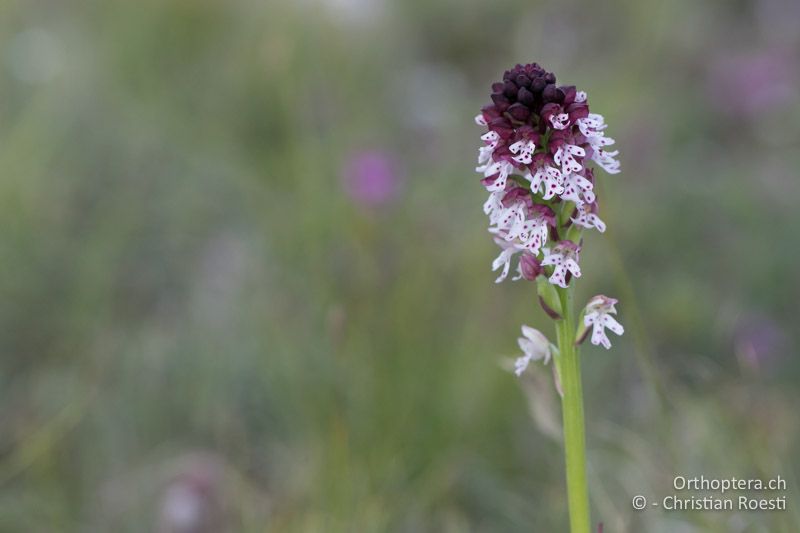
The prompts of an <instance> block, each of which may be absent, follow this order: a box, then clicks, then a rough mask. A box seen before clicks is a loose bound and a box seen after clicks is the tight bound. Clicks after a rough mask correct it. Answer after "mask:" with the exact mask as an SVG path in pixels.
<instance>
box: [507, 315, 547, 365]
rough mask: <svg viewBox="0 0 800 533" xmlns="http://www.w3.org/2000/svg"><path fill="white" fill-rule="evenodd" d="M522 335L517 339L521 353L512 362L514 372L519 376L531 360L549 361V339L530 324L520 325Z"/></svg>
mask: <svg viewBox="0 0 800 533" xmlns="http://www.w3.org/2000/svg"><path fill="white" fill-rule="evenodd" d="M522 335H523V336H522V337H520V338H519V339H517V343H519V347H520V349H521V350H522V353H523V354H525V355H523V356H522V357H518V358H517V360H516V361H515V362H514V373H515V374H516V375H517V376H521V375H522V373H523V372H525V369H526V368H528V365H529V364H530V363H531V361H539V360H542V359H543V360H544V364H547V363H548V362H549V361H550V341H548V340H547V337H545V336H544V335H543V334H542V332H540V331H539V330H537V329H534V328H532V327H530V326H522Z"/></svg>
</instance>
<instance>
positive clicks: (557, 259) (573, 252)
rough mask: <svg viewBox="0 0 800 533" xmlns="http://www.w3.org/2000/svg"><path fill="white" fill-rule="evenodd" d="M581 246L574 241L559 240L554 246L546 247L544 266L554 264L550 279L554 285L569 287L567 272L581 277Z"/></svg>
mask: <svg viewBox="0 0 800 533" xmlns="http://www.w3.org/2000/svg"><path fill="white" fill-rule="evenodd" d="M579 251H580V248H579V247H578V245H577V244H575V243H574V242H572V241H559V242H557V243H556V244H555V246H553V248H552V249H551V248H544V259H543V260H542V266H551V265H552V266H553V267H555V268H554V269H553V274H552V275H551V276H550V278H549V281H550V283H552V284H553V285H558V286H559V287H562V288H564V289H566V288H567V285H568V283H567V274H572V275H573V276H574V277H576V278H579V277H581V267H580V266H578V259H579V257H578V252H579Z"/></svg>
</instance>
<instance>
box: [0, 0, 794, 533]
mask: <svg viewBox="0 0 800 533" xmlns="http://www.w3.org/2000/svg"><path fill="white" fill-rule="evenodd" d="M779 4H780V5H779ZM348 6H350V7H348ZM775 13H778V14H779V15H776V14H775ZM655 14H658V16H656V15H655ZM796 15H797V10H796V9H795V10H794V11H792V7H791V3H786V5H783V4H781V3H780V0H763V1H759V2H745V3H735V4H711V3H704V4H696V3H691V4H690V3H688V2H673V3H667V2H659V1H656V0H652V1H645V2H631V1H626V0H617V1H615V2H612V3H611V4H608V5H603V6H601V5H593V4H585V3H578V2H566V3H564V2H562V3H559V4H546V3H537V4H533V5H531V4H528V3H522V2H517V1H511V0H504V1H502V2H496V3H492V4H486V3H479V2H473V1H469V2H466V3H465V2H459V3H455V2H449V1H444V0H442V1H439V2H433V3H430V2H419V1H412V2H402V3H400V2H396V3H389V2H387V3H382V2H376V3H365V2H363V3H359V2H357V1H354V2H353V3H348V2H330V3H322V4H317V3H313V2H311V1H310V0H309V2H308V3H298V4H296V5H295V4H290V5H278V4H276V3H272V2H268V3H265V4H264V3H256V2H248V1H245V0H241V1H236V2H214V1H211V0H203V1H194V2H188V1H182V0H172V1H168V2H155V1H153V0H147V1H145V2H137V3H123V2H110V3H106V2H85V3H74V4H73V3H65V4H62V3H55V2H45V3H40V4H29V3H22V2H9V3H5V4H2V5H0V43H2V46H0V59H2V63H1V64H0V67H2V68H0V95H2V98H0V172H1V174H0V191H1V194H0V201H2V207H3V209H1V210H0V227H2V233H0V269H1V270H0V272H2V275H0V290H2V294H3V298H2V299H1V300H0V347H2V353H3V355H4V356H3V358H2V361H1V362H0V365H1V366H0V424H2V427H3V428H4V431H3V432H2V434H0V483H1V484H2V485H0V486H1V487H2V488H0V530H2V531H72V530H75V531H95V530H96V531H107V530H110V529H112V528H113V529H116V530H118V531H153V530H157V528H158V527H161V526H157V525H156V524H158V523H159V516H160V513H163V512H164V509H165V505H166V504H165V503H164V502H165V501H167V500H166V499H165V498H166V494H168V490H167V489H168V487H170V486H173V485H174V484H176V483H183V481H181V480H183V479H184V477H182V476H186V475H190V478H191V479H195V478H196V477H198V476H199V477H200V478H202V479H204V480H205V479H206V478H204V477H203V476H201V475H200V474H197V472H195V470H196V469H198V468H201V470H202V467H198V466H197V465H198V464H200V465H206V466H208V465H209V464H211V465H213V467H208V468H210V469H211V470H212V471H214V472H216V471H217V470H219V471H221V472H222V474H219V475H214V476H211V477H210V479H211V481H203V483H207V484H208V486H206V485H203V486H204V487H206V488H205V489H204V490H206V492H204V493H203V494H205V495H206V496H204V497H207V498H208V500H203V501H206V502H207V503H208V502H209V501H212V500H214V501H216V500H215V499H218V500H219V501H220V502H221V503H220V504H219V510H218V512H219V514H220V515H221V518H219V521H218V522H217V526H215V527H216V528H217V529H222V528H223V526H220V525H219V524H227V525H226V526H224V527H227V530H230V531H265V530H266V531H282V532H283V531H304V532H305V531H326V532H329V531H454V532H455V531H530V530H531V529H534V530H536V531H559V530H563V527H564V523H565V520H564V517H565V502H564V499H563V494H564V486H563V473H562V466H561V465H562V457H561V452H560V446H559V443H558V442H557V441H556V440H554V439H551V438H550V437H548V435H549V434H551V433H552V429H553V428H552V426H548V422H547V421H548V420H558V412H557V411H556V410H555V409H554V406H555V405H557V404H556V403H555V402H554V398H553V394H554V393H553V390H552V386H551V385H550V384H549V381H548V380H547V379H546V377H545V379H537V380H531V381H529V380H526V381H523V382H522V386H520V383H519V382H518V381H517V380H516V379H514V378H513V376H512V375H511V374H509V373H508V372H505V371H503V369H502V368H501V366H502V365H501V360H502V359H501V358H502V357H510V356H512V355H513V354H514V351H515V342H514V339H515V337H516V336H517V334H518V330H519V325H520V324H521V323H528V324H531V325H540V326H544V325H545V324H546V320H545V317H544V316H543V314H542V313H541V311H539V310H538V309H537V308H536V307H537V306H536V305H535V300H534V297H533V293H532V289H531V288H530V287H527V286H525V285H524V284H511V283H508V284H504V285H501V286H496V285H494V284H493V283H492V280H493V279H494V276H493V275H492V274H491V273H490V272H489V264H490V262H491V259H492V257H493V254H494V249H493V245H492V243H491V241H490V239H488V238H487V235H486V233H485V232H484V227H485V220H484V216H483V214H482V213H481V211H480V205H481V204H482V202H483V197H482V196H483V192H482V189H481V187H480V186H479V185H478V184H477V182H476V180H475V177H474V175H473V173H472V170H473V166H474V165H473V159H474V148H475V146H477V131H476V129H475V127H474V126H473V125H472V123H471V117H472V116H473V115H474V114H475V113H476V110H477V109H478V108H479V107H480V106H481V105H483V103H484V102H485V101H486V99H487V91H488V87H489V85H490V83H491V81H492V80H493V79H495V78H496V77H498V76H499V75H500V73H501V72H502V70H503V69H504V68H506V67H507V66H508V65H510V64H513V63H514V62H517V61H520V62H524V61H539V62H541V63H543V64H544V65H545V66H547V67H548V68H550V69H552V70H554V71H556V72H557V73H558V74H559V79H560V80H562V81H564V82H569V83H576V84H578V85H580V86H581V87H584V88H586V90H588V91H589V93H590V95H591V97H592V105H593V109H596V110H597V111H599V112H601V113H603V114H604V115H606V117H607V120H608V122H609V123H610V124H611V128H612V132H611V134H612V136H614V137H615V138H617V140H618V145H619V147H620V149H621V151H622V161H623V173H622V174H620V175H619V176H615V177H612V178H608V179H606V181H605V182H604V183H603V185H602V187H601V189H600V195H601V200H602V202H603V217H604V219H605V220H606V221H607V222H608V224H609V232H608V234H607V236H604V237H599V236H597V235H592V236H590V237H589V238H588V242H587V246H586V248H585V253H584V254H583V255H582V261H583V263H584V265H586V267H585V270H586V272H587V276H585V277H584V278H582V280H581V283H580V284H579V285H578V291H579V299H580V298H586V297H589V296H591V295H592V294H595V293H597V292H604V293H608V294H612V295H618V296H620V298H621V305H620V309H621V320H622V321H623V323H625V324H626V326H627V327H628V330H629V335H626V336H625V337H623V338H622V339H620V341H619V342H618V343H615V347H614V350H613V351H612V352H610V353H605V352H603V353H600V351H599V350H596V349H594V348H593V347H588V348H586V349H585V350H584V360H585V365H586V370H585V380H586V394H587V398H588V403H587V411H588V414H589V416H590V420H589V432H588V434H589V453H590V462H591V472H590V480H591V483H592V494H593V498H594V505H595V506H596V509H595V513H594V515H595V517H596V518H597V519H598V520H600V519H602V520H603V521H604V522H605V523H606V530H607V531H656V532H657V531H670V532H675V531H725V532H731V531H742V532H745V531H748V532H749V531H787V532H791V531H796V530H797V529H798V525H800V519H798V516H797V513H796V512H792V511H789V512H786V513H763V514H756V513H748V514H711V513H674V514H672V513H662V512H652V513H651V512H648V513H641V514H634V513H633V512H632V511H631V510H630V504H629V501H630V498H631V497H632V495H634V494H638V493H642V494H646V495H648V496H651V495H652V496H654V497H659V496H660V497H663V496H664V495H665V494H666V493H667V492H668V491H669V487H670V484H671V479H672V476H674V475H677V474H692V475H699V474H706V475H718V476H729V475H736V476H739V477H746V476H755V477H774V476H776V475H778V474H780V475H781V476H783V477H785V478H788V479H790V480H791V481H790V487H789V488H790V493H789V495H790V507H791V500H792V497H793V496H796V494H797V492H796V490H797V489H796V482H797V480H798V477H800V476H798V449H800V447H798V424H797V418H796V416H794V413H793V406H794V405H796V402H797V400H798V393H797V387H796V382H797V378H798V371H799V370H800V369H799V368H798V362H797V358H796V357H794V356H796V355H797V349H796V346H797V328H796V312H795V311H796V302H797V301H798V299H800V298H799V297H800V279H798V274H797V264H798V263H799V262H800V257H798V253H799V252H798V250H800V247H798V246H797V245H798V244H800V243H798V238H797V232H798V229H800V219H798V217H797V216H796V207H795V206H796V202H797V200H798V199H800V186H798V182H797V180H796V171H794V170H793V169H795V168H796V167H797V164H798V162H799V161H798V153H800V152H798V150H797V148H798V141H799V140H800V130H798V127H797V124H798V123H800V122H798V120H797V119H798V118H800V106H798V100H797V96H798V94H797V83H796V82H797V81H798V69H797V66H796V65H797V64H798V63H797V59H798V57H797V50H798V49H800V47H798V46H797V45H798V44H800V43H798V42H797V40H798V37H797V33H796V31H793V30H794V29H796V26H794V27H793V26H792V25H790V24H788V25H787V23H786V19H789V20H791V18H792V17H795V16H796ZM794 20H795V21H797V20H800V19H798V18H794ZM744 52H748V53H749V52H754V53H760V54H762V55H764V56H765V57H767V58H770V59H771V60H772V59H774V58H777V59H776V61H777V60H780V61H783V63H782V64H781V63H779V65H782V66H781V67H780V70H779V71H777V72H774V73H773V75H774V76H775V77H777V78H780V79H783V80H787V79H788V80H789V82H790V83H791V84H790V86H789V92H788V93H787V94H788V96H786V95H784V96H783V97H782V99H781V98H777V97H771V98H769V99H768V100H767V101H766V102H765V103H763V104H762V106H761V107H759V108H758V109H757V110H756V111H755V112H747V111H746V110H742V109H735V108H732V107H731V105H730V104H728V103H727V102H729V101H731V98H733V96H735V95H740V94H741V93H743V92H744V93H746V94H749V93H747V91H755V90H756V89H758V84H769V83H771V82H773V83H777V82H774V80H772V79H763V80H761V79H759V80H755V81H752V83H753V84H755V85H756V87H753V86H751V82H750V81H748V83H746V84H744V85H743V86H731V87H724V90H723V92H720V91H719V89H718V84H716V82H715V78H714V76H715V74H714V73H715V72H716V71H717V70H718V69H721V68H722V67H721V66H719V65H721V64H722V63H724V61H725V60H728V59H730V58H734V59H735V58H737V57H738V56H739V55H741V54H742V53H744ZM742 68H745V67H742ZM745 70H746V69H745ZM736 72H738V71H736ZM729 93H730V94H729ZM740 98H741V97H740ZM755 98H757V95H754V96H752V97H751V99H755ZM734 101H735V100H734ZM363 150H378V151H380V152H382V153H387V154H389V155H390V156H391V160H392V161H393V162H394V163H393V164H394V165H395V171H396V176H397V178H396V179H397V180H398V182H399V192H398V193H397V195H396V196H395V197H394V198H393V200H392V201H391V202H390V203H387V204H384V205H380V206H377V207H376V206H367V205H363V204H362V203H359V202H358V201H356V200H355V199H354V198H352V197H349V196H348V195H347V192H346V190H344V189H343V188H342V186H341V173H342V169H343V168H345V167H346V164H347V161H348V160H349V158H351V157H352V154H354V153H358V152H360V151H363ZM749 326H753V327H749ZM543 329H546V328H543ZM765 331H766V332H767V333H765ZM548 333H549V331H548ZM764 338H766V339H767V340H763V339H764ZM750 348H752V350H754V351H752V353H754V354H755V357H756V358H755V360H754V361H755V363H752V362H751V363H752V364H751V363H746V361H750V359H746V358H744V359H743V357H744V356H743V355H742V354H743V353H745V354H749V353H751V350H750ZM743 361H744V362H743ZM754 365H755V366H754ZM544 374H545V376H546V373H544ZM655 383H660V388H661V390H662V393H661V394H662V396H663V399H664V400H665V401H664V402H663V405H662V408H659V403H658V402H656V401H654V400H655V398H656V397H655V396H654V394H653V392H654V387H655V386H656V385H655ZM531 414H536V416H535V417H531ZM187 457H188V458H190V459H191V460H188V459H187ZM187 465H188V466H187ZM187 471H188V472H189V474H187V473H186V472H187ZM204 475H205V474H204ZM191 476H195V477H191ZM194 482H196V481H193V483H194ZM208 508H209V509H211V508H214V509H216V507H215V506H213V505H211V504H210V503H209V504H208ZM223 530H224V529H223Z"/></svg>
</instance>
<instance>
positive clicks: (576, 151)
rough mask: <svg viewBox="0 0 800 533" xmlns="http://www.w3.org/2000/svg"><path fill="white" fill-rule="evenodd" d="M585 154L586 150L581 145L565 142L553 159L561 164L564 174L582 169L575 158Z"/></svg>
mask: <svg viewBox="0 0 800 533" xmlns="http://www.w3.org/2000/svg"><path fill="white" fill-rule="evenodd" d="M585 156H586V151H585V150H584V149H583V148H581V147H580V146H577V145H574V144H566V143H565V144H563V145H561V146H560V147H559V148H558V150H556V153H555V154H554V155H553V161H555V162H556V164H558V165H561V171H562V172H563V173H564V174H569V173H570V172H580V171H581V169H582V168H583V167H582V166H581V164H580V163H578V161H577V160H576V159H575V158H576V157H585Z"/></svg>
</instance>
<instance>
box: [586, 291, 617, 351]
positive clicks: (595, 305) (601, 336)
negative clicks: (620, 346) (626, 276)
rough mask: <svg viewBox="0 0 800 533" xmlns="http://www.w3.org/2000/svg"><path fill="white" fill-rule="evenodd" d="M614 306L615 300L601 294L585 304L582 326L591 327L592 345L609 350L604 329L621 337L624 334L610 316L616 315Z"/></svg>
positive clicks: (609, 342) (608, 341) (609, 346)
mask: <svg viewBox="0 0 800 533" xmlns="http://www.w3.org/2000/svg"><path fill="white" fill-rule="evenodd" d="M616 304H617V300H616V299H614V298H609V297H608V296H603V295H602V294H600V295H598V296H595V297H594V298H592V299H591V300H589V303H588V304H586V314H585V315H584V316H583V324H584V325H585V326H586V327H589V326H592V344H595V345H600V346H603V347H604V348H605V349H609V348H611V341H610V340H608V336H606V331H605V330H606V328H608V329H610V330H611V331H613V332H614V333H616V334H617V335H622V334H623V333H624V332H625V328H623V327H622V324H620V323H619V322H617V320H616V319H615V318H614V317H613V316H611V315H612V314H613V315H615V314H617V309H616V308H615V307H614V306H615V305H616Z"/></svg>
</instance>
